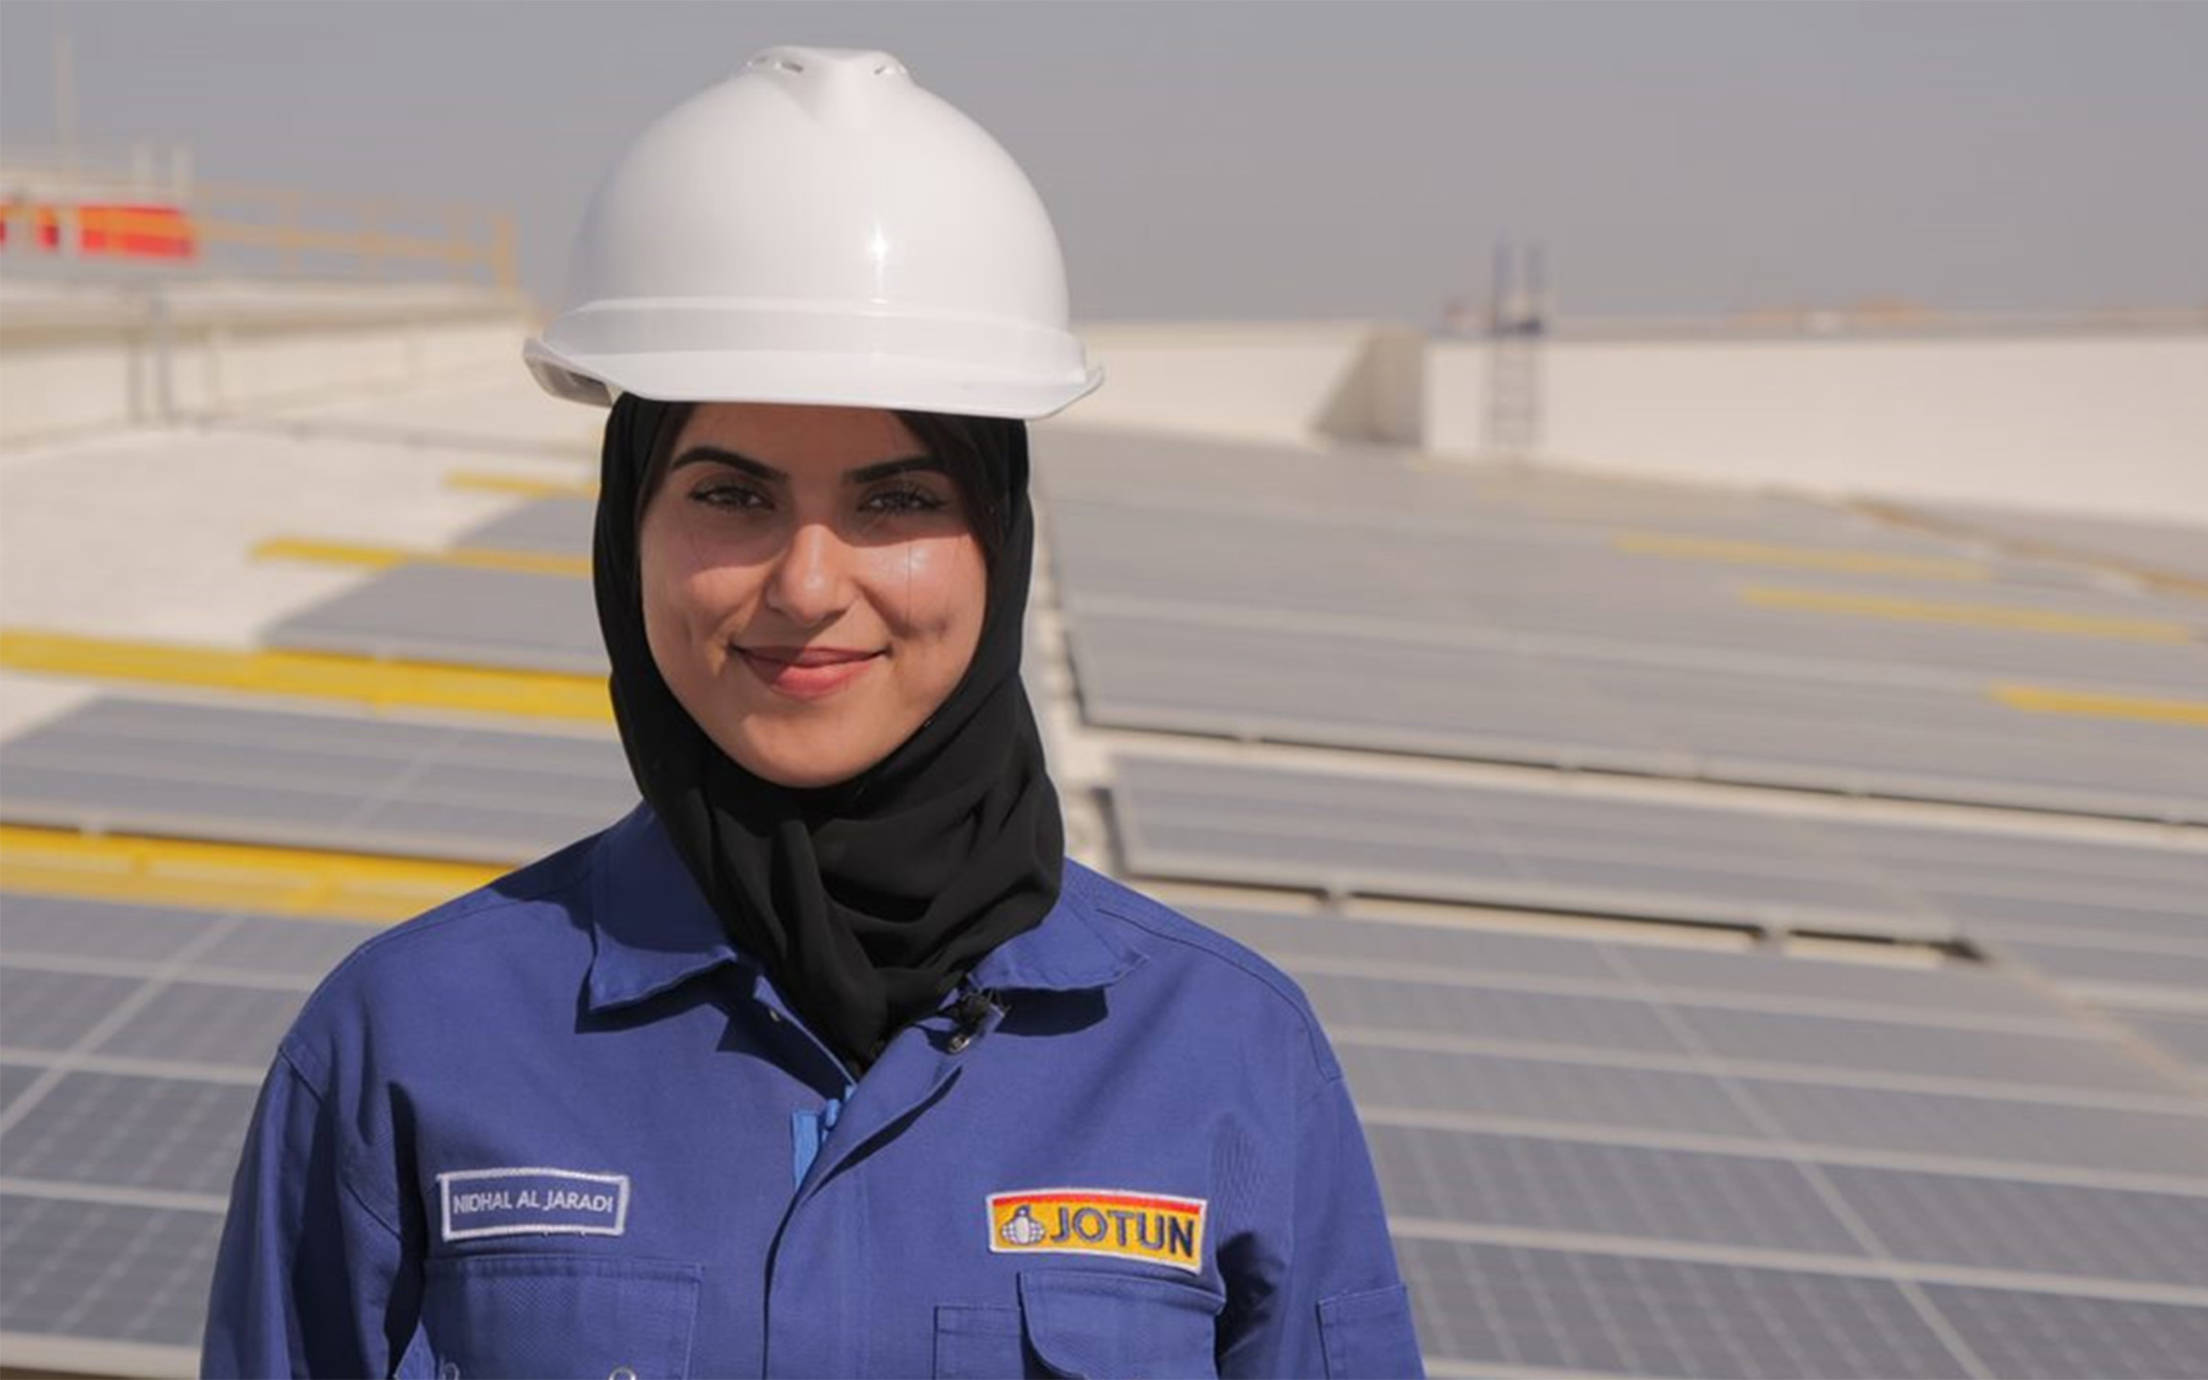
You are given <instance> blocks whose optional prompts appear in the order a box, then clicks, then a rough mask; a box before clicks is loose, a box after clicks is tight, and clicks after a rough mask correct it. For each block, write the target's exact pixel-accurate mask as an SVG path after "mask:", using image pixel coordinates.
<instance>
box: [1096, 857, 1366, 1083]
mask: <svg viewBox="0 0 2208 1380" xmlns="http://www.w3.org/2000/svg"><path fill="white" fill-rule="evenodd" d="M1094 904H1095V906H1096V908H1097V909H1098V910H1099V911H1102V912H1103V913H1104V914H1106V915H1109V916H1111V917H1113V918H1114V919H1117V920H1124V921H1126V922H1127V923H1128V924H1130V925H1133V926H1135V927H1136V928H1138V929H1140V930H1142V931H1143V932H1144V933H1146V934H1152V935H1155V936H1157V937H1158V938H1160V939H1163V940H1166V941H1168V942H1169V943H1174V944H1178V945H1180V946H1181V947H1182V948H1185V949H1192V950H1194V951H1195V952H1197V953H1199V954H1203V955H1204V956H1206V957H1208V958H1212V959H1215V960H1217V961H1218V962H1220V963H1224V964H1226V965H1227V966H1228V967H1230V968H1233V969H1235V970H1236V971H1238V972H1241V973H1243V974H1246V975H1247V976H1249V977H1252V978H1255V979H1256V980H1257V981H1258V982H1259V983H1261V984H1263V985H1264V987H1265V990H1266V991H1268V992H1271V993H1272V994H1273V996H1274V997H1275V998H1277V999H1278V1000H1279V1001H1280V1002H1281V1003H1282V1004H1283V1005H1285V1006H1286V1007H1287V1008H1288V1009H1289V1010H1290V1011H1291V1012H1293V1013H1294V1014H1295V1017H1296V1019H1297V1020H1298V1021H1299V1022H1301V1024H1302V1026H1303V1035H1304V1041H1305V1044H1306V1047H1307V1048H1308V1050H1309V1051H1310V1054H1311V1063H1312V1066H1313V1068H1314V1069H1315V1070H1316V1071H1317V1073H1318V1075H1319V1083H1320V1086H1322V1087H1323V1086H1324V1085H1326V1084H1328V1083H1334V1082H1339V1081H1340V1080H1341V1077H1342V1068H1341V1064H1340V1063H1339V1062H1338V1061H1336V1060H1333V1059H1330V1058H1328V1057H1327V1056H1326V1054H1325V1053H1324V1052H1323V1046H1322V1040H1323V1032H1322V1031H1321V1028H1320V1026H1319V1022H1318V1018H1317V1017H1316V1016H1314V1015H1313V1014H1312V1013H1311V1011H1310V1010H1309V1009H1308V1008H1307V1007H1306V1006H1305V1004H1304V1003H1303V1002H1302V1001H1300V1000H1298V999H1297V997H1296V996H1295V995H1294V994H1293V993H1292V992H1290V991H1288V990H1286V989H1284V988H1283V987H1282V986H1281V984H1280V983H1279V982H1278V981H1276V980H1275V979H1274V975H1273V974H1271V973H1268V972H1266V971H1264V970H1263V969H1261V968H1255V967H1252V966H1251V965H1249V964H1247V963H1244V962H1243V961H1242V960H1241V959H1239V958H1237V957H1235V956H1234V955H1233V954H1231V953H1221V952H1220V951H1219V950H1217V949H1214V948H1212V947H1211V946H1210V945H1208V944H1199V943H1197V942H1196V941H1195V940H1192V939H1189V938H1187V937H1185V936H1182V935H1178V934H1174V933H1172V932H1170V931H1168V930H1164V929H1161V928H1159V927H1158V926H1156V925H1154V924H1152V923H1150V922H1149V921H1147V920H1144V919H1143V918H1141V917H1140V916H1136V915H1130V914H1128V913H1127V912H1126V911H1125V910H1121V909H1117V908H1115V905H1114V903H1113V902H1111V901H1109V900H1103V899H1099V900H1097V901H1095V902H1094Z"/></svg>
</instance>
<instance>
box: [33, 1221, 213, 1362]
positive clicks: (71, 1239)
mask: <svg viewBox="0 0 2208 1380" xmlns="http://www.w3.org/2000/svg"><path fill="white" fill-rule="evenodd" d="M221 1234H222V1215H221V1213H220V1212H219V1211H215V1210H212V1209H209V1210H204V1211H201V1210H191V1209H182V1208H152V1207H137V1206H132V1205H129V1204H123V1203H89V1202H83V1201H78V1200H64V1199H56V1198H41V1197H34V1196H31V1195H28V1194H22V1193H0V1255H4V1256H6V1257H7V1260H8V1268H7V1269H6V1270H5V1271H0V1332H8V1333H14V1334H17V1335H18V1336H21V1335H22V1334H44V1335H50V1336H53V1335H58V1336H65V1337H81V1338H88V1339H96V1340H100V1341H124V1342H140V1343H146V1344H149V1345H158V1346H170V1347H178V1348H185V1349H188V1353H189V1354H191V1355H195V1356H196V1353H197V1351H198V1347H199V1334H200V1328H201V1327H202V1326H203V1325H204V1324H205V1322H206V1316H207V1289H208V1282H209V1280H210V1279H212V1277H213V1275H214V1264H215V1248H216V1246H217V1245H218V1244H219V1243H220V1241H221ZM16 1359H18V1360H24V1359H27V1358H26V1357H24V1356H23V1353H22V1352H21V1351H20V1350H18V1351H17V1352H16ZM179 1359H180V1360H184V1362H185V1364H186V1365H189V1364H190V1363H191V1361H190V1359H188V1357H186V1356H180V1357H179Z"/></svg>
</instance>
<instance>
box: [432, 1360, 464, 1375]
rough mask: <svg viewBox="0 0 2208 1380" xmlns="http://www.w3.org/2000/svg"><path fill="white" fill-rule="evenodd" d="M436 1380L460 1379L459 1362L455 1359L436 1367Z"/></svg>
mask: <svg viewBox="0 0 2208 1380" xmlns="http://www.w3.org/2000/svg"><path fill="white" fill-rule="evenodd" d="M437 1380H460V1365H459V1363H458V1362H456V1361H447V1362H445V1363H444V1364H443V1365H441V1366H439V1367H437Z"/></svg>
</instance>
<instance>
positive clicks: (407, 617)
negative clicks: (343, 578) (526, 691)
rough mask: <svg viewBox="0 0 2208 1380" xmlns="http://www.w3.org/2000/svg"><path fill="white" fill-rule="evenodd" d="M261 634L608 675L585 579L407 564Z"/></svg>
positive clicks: (329, 647) (292, 644)
mask: <svg viewBox="0 0 2208 1380" xmlns="http://www.w3.org/2000/svg"><path fill="white" fill-rule="evenodd" d="M264 641H265V642H266V643H267V645H269V646H271V647H282V648H287V649H290V650H293V651H313V652H341V653H346V654H349V655H353V656H366V657H374V658H377V659H378V660H391V661H431V662H449V663H454V664H458V665H464V666H498V667H511V668H517V669H524V670H539V671H562V672H569V673H572V674H576V675H603V674H604V673H605V669H606V652H605V643H604V641H603V640H602V639H601V638H600V636H599V632H598V615H597V611H596V607H595V606H594V605H593V604H592V602H591V592H590V584H589V582H588V581H585V580H577V579H571V578H568V577H564V576H556V575H533V574H525V573H520V572H516V571H509V570H483V569H474V568H467V567H458V566H439V565H407V566H399V567H396V568H395V569H391V570H387V571H385V572H383V573H382V574H380V575H377V576H375V577H374V578H372V579H370V580H368V581H367V582H366V583H364V584H362V585H360V586H359V587H358V588H356V589H352V590H348V591H347V592H345V593H343V594H339V595H336V596H334V597H332V598H330V599H326V600H324V601H323V602H321V603H319V604H316V605H314V606H312V607H311V608H308V609H305V610H303V611H301V612H299V613H295V614H293V615H291V616H290V617H288V618H285V619H283V620H281V621H279V622H277V623H276V624H275V625H273V626H272V627H270V628H269V629H268V631H267V633H266V634H265V635H264Z"/></svg>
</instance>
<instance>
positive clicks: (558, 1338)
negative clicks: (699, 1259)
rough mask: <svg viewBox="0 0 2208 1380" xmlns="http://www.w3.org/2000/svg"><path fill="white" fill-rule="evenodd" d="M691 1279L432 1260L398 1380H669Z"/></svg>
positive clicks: (655, 1267)
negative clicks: (515, 1379)
mask: <svg viewBox="0 0 2208 1380" xmlns="http://www.w3.org/2000/svg"><path fill="white" fill-rule="evenodd" d="M698 1288H699V1271H698V1267H697V1266H695V1265H685V1264H680V1263H678V1262H675V1261H659V1260H622V1259H617V1258H613V1257H602V1256H586V1255H559V1254H516V1255H507V1254H496V1255H471V1256H459V1257H448V1258H440V1259H432V1260H430V1261H429V1262H428V1264H427V1266H426V1270H425V1275H424V1279H423V1291H422V1327H421V1331H420V1333H419V1334H417V1335H416V1337H415V1339H414V1345H412V1346H410V1347H408V1348H407V1356H406V1359H405V1361H404V1362H402V1363H401V1366H400V1373H401V1374H402V1375H422V1376H433V1377H438V1380H489V1377H493V1376H533V1377H543V1380H671V1378H679V1377H681V1376H685V1375H687V1374H688V1373H689V1370H690V1333H691V1329H692V1327H694V1326H695V1324H696V1322H697V1313H698Z"/></svg>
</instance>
